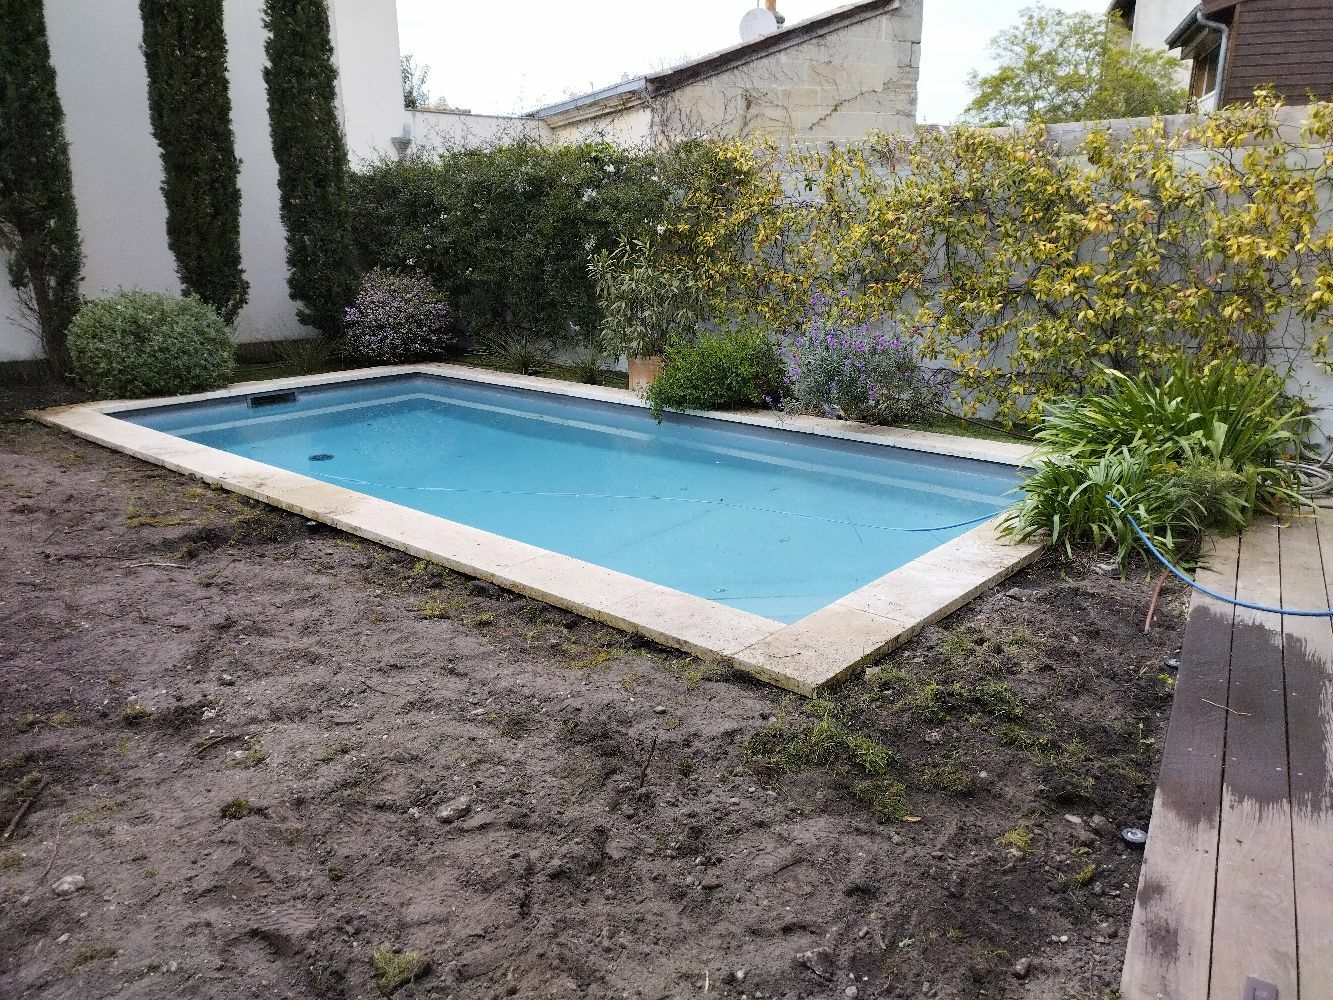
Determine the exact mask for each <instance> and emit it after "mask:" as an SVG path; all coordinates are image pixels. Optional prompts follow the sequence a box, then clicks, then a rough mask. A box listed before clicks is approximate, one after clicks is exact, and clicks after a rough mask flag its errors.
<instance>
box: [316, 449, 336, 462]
mask: <svg viewBox="0 0 1333 1000" xmlns="http://www.w3.org/2000/svg"><path fill="white" fill-rule="evenodd" d="M310 461H312V462H331V461H333V456H332V455H330V454H329V453H328V452H327V451H321V452H320V453H319V454H317V455H311V456H310Z"/></svg>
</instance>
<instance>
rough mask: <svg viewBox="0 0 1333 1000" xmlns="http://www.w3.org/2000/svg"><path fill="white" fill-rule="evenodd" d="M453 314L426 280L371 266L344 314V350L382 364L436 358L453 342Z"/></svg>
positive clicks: (417, 276)
mask: <svg viewBox="0 0 1333 1000" xmlns="http://www.w3.org/2000/svg"><path fill="white" fill-rule="evenodd" d="M451 318H452V317H451V314H450V311H449V306H448V304H447V303H446V302H445V301H444V298H443V296H441V295H440V293H439V292H438V291H437V290H436V288H435V286H434V285H433V284H431V282H430V280H429V279H427V278H424V277H422V276H421V275H419V274H411V273H407V272H402V271H389V270H385V269H383V268H375V269H373V270H371V271H369V272H367V273H366V275H365V276H364V277H363V278H362V279H361V290H360V291H359V292H358V293H357V296H356V301H355V302H354V303H353V304H352V306H351V307H350V308H349V309H348V310H347V314H346V316H345V317H344V321H345V322H344V327H345V330H346V336H347V350H348V353H350V354H355V355H357V356H359V357H363V358H368V359H370V360H372V361H382V362H385V363H386V364H400V363H402V362H406V361H422V360H426V359H429V358H436V357H439V356H440V355H442V354H443V353H445V351H446V350H448V348H449V346H450V344H452V343H453V334H452V332H451V329H450V320H451Z"/></svg>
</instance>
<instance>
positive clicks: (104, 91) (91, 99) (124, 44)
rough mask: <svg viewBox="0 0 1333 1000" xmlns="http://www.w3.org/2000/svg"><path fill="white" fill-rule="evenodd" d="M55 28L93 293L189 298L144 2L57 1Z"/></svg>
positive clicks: (51, 8)
mask: <svg viewBox="0 0 1333 1000" xmlns="http://www.w3.org/2000/svg"><path fill="white" fill-rule="evenodd" d="M46 27H47V34H48V35H49V37H50V40H51V61H52V63H53V64H54V65H55V68H56V89H57V91H58V92H59V94H60V102H61V104H62V105H63V106H64V109H65V135H66V136H67V138H68V139H69V153H70V162H71V165H72V167H73V172H74V199H75V201H76V202H77V204H78V212H79V233H80V235H81V236H82V237H83V252H84V256H85V257H86V261H85V263H84V279H83V293H84V295H86V296H88V297H90V298H92V297H96V296H99V295H102V294H103V293H104V292H107V291H115V290H116V289H117V288H121V287H124V288H142V289H145V290H147V291H154V292H173V293H174V292H179V291H180V281H179V280H178V279H177V277H176V259H175V258H174V257H173V256H172V254H171V251H170V250H169V249H168V247H167V207H166V202H165V201H164V200H163V197H162V160H161V154H160V151H159V150H158V148H157V141H156V140H155V139H154V138H153V132H152V127H151V126H150V125H149V121H148V74H147V71H146V70H145V69H144V60H143V53H142V52H141V51H140V49H139V45H140V42H141V40H142V37H143V26H142V21H141V20H140V18H139V4H138V2H137V0H48V2H47V4H46Z"/></svg>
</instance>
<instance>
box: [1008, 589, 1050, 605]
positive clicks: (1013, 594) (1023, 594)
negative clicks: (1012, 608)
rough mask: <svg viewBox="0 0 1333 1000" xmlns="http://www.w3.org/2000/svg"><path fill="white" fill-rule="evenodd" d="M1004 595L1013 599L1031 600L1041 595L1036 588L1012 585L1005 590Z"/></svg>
mask: <svg viewBox="0 0 1333 1000" xmlns="http://www.w3.org/2000/svg"><path fill="white" fill-rule="evenodd" d="M1004 596H1005V597H1007V598H1009V600H1011V601H1024V602H1027V601H1030V600H1032V599H1033V598H1036V597H1040V596H1041V595H1040V594H1039V593H1038V592H1037V591H1035V590H1026V589H1024V588H1023V587H1010V588H1009V589H1008V590H1006V591H1005V592H1004Z"/></svg>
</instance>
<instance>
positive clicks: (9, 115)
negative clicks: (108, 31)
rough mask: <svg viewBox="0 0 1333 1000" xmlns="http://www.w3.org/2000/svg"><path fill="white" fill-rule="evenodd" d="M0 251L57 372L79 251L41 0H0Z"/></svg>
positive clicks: (72, 306) (74, 295) (75, 297)
mask: <svg viewBox="0 0 1333 1000" xmlns="http://www.w3.org/2000/svg"><path fill="white" fill-rule="evenodd" d="M0 250H4V251H5V253H6V254H7V255H8V257H9V281H10V284H12V285H13V286H14V288H15V289H17V290H18V291H19V293H20V295H21V296H23V298H24V301H26V302H27V303H29V304H30V305H31V307H32V311H33V313H34V314H35V317H36V326H37V331H38V333H39V334H40V336H41V339H42V347H43V349H44V351H45V352H46V357H47V361H48V363H49V365H50V366H51V368H52V370H53V371H54V372H56V373H57V374H58V373H59V372H60V371H61V370H62V369H63V368H64V365H65V362H66V351H65V331H66V329H67V328H68V326H69V324H70V321H71V320H72V319H73V318H74V314H75V313H77V312H78V311H79V306H80V297H79V281H80V279H81V277H82V274H83V253H82V251H81V249H80V246H79V223H78V213H77V210H76V208H75V205H74V179H73V176H72V174H71V171H70V163H69V144H68V142H66V140H65V112H64V109H63V108H62V107H61V105H60V97H59V95H58V94H57V93H56V73H55V68H54V67H53V66H52V65H51V47H50V45H49V43H48V42H47V38H46V19H45V16H44V15H43V11H42V0H0Z"/></svg>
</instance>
